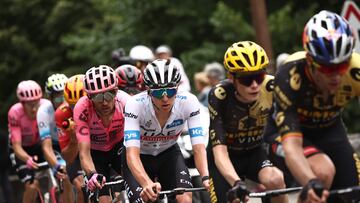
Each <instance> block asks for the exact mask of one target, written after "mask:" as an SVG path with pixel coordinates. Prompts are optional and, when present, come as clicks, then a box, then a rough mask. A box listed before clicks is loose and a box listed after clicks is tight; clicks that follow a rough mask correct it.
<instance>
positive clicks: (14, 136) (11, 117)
mask: <svg viewBox="0 0 360 203" xmlns="http://www.w3.org/2000/svg"><path fill="white" fill-rule="evenodd" d="M8 129H9V134H10V140H11V142H12V143H13V142H18V141H21V127H20V120H19V116H18V115H17V113H16V109H15V108H14V107H12V108H10V110H9V112H8Z"/></svg>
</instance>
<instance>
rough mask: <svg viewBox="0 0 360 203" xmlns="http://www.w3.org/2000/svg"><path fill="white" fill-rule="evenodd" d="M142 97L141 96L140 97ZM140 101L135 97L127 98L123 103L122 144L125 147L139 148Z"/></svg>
mask: <svg viewBox="0 0 360 203" xmlns="http://www.w3.org/2000/svg"><path fill="white" fill-rule="evenodd" d="M141 99H143V98H141ZM141 104H142V103H141V101H140V99H139V98H138V99H136V98H135V97H133V98H131V99H129V101H127V102H126V105H125V112H124V116H125V127H124V145H125V147H138V148H140V139H141V136H140V117H141V115H140V112H141Z"/></svg>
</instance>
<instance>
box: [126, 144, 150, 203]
mask: <svg viewBox="0 0 360 203" xmlns="http://www.w3.org/2000/svg"><path fill="white" fill-rule="evenodd" d="M121 161H122V174H123V177H124V179H125V181H126V183H125V187H126V191H127V195H128V197H129V200H130V202H133V203H142V200H141V198H140V193H141V191H142V188H141V186H140V185H139V183H138V182H137V181H136V179H135V177H134V176H133V175H132V173H131V171H130V169H129V167H128V165H127V162H126V151H125V150H124V151H123V153H122V159H121ZM143 165H144V167H146V165H145V163H143Z"/></svg>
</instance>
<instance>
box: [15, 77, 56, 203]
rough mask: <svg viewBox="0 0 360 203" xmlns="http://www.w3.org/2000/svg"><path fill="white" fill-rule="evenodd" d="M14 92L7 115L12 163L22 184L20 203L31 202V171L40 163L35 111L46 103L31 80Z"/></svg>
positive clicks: (34, 187) (35, 187) (33, 189)
mask: <svg viewBox="0 0 360 203" xmlns="http://www.w3.org/2000/svg"><path fill="white" fill-rule="evenodd" d="M16 93H17V97H18V99H19V100H20V102H19V103H16V104H14V105H13V106H12V107H11V108H10V110H9V112H8V127H9V133H10V139H11V144H12V148H13V150H14V153H15V159H14V160H13V161H14V162H15V163H14V164H15V168H16V171H17V175H18V176H19V179H20V180H21V181H22V182H23V183H24V184H25V192H24V196H23V202H34V201H35V198H36V192H37V190H38V188H39V183H38V181H36V180H34V171H33V169H37V168H38V164H37V162H42V161H44V158H43V155H42V151H41V144H40V136H39V130H38V126H37V122H36V112H37V110H38V108H39V107H40V106H41V105H45V104H46V103H48V102H50V101H48V100H46V99H41V97H42V91H41V87H40V86H39V84H38V83H36V82H35V81H32V80H26V81H22V82H20V83H19V85H18V87H17V91H16ZM24 166H25V167H24Z"/></svg>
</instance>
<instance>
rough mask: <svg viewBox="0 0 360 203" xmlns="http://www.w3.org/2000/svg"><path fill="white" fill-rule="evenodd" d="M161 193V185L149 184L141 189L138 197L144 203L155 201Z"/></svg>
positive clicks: (156, 183)
mask: <svg viewBox="0 0 360 203" xmlns="http://www.w3.org/2000/svg"><path fill="white" fill-rule="evenodd" d="M160 191H161V185H160V183H158V182H155V183H151V184H149V185H147V186H146V187H144V188H143V190H142V191H141V193H140V197H141V199H142V200H143V201H144V202H148V201H152V202H154V201H156V199H157V198H158V196H159V192H160Z"/></svg>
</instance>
